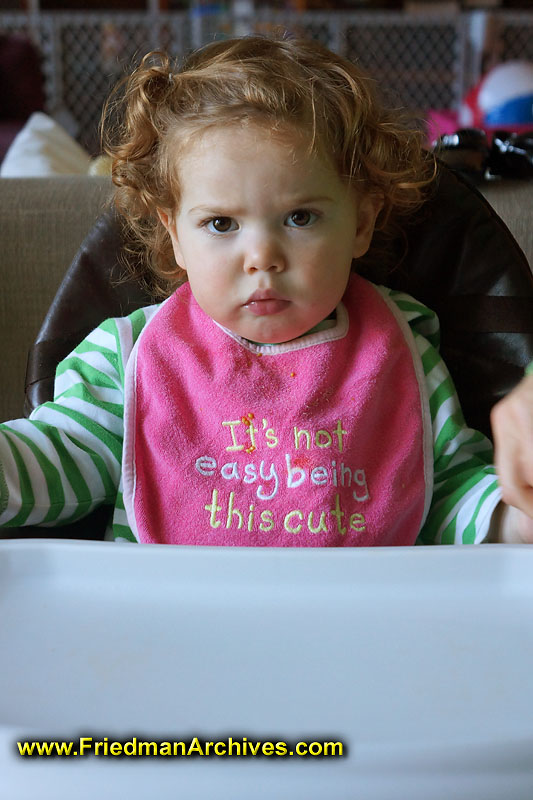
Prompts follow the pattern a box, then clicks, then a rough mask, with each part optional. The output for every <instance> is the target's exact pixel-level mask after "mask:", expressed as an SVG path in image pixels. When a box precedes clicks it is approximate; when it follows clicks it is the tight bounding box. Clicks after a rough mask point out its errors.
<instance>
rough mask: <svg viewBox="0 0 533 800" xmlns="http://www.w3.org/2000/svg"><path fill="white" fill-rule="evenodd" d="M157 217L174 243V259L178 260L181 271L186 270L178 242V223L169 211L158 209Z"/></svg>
mask: <svg viewBox="0 0 533 800" xmlns="http://www.w3.org/2000/svg"><path fill="white" fill-rule="evenodd" d="M157 216H158V217H159V219H160V221H161V223H162V225H163V226H164V227H165V228H166V231H167V233H168V235H169V236H170V239H171V241H172V249H173V251H174V258H175V259H176V264H177V265H178V267H181V269H185V264H184V260H183V254H182V252H181V247H180V244H179V241H178V233H177V230H176V221H175V219H174V217H173V216H172V214H171V213H170V212H169V211H165V209H163V208H158V209H157Z"/></svg>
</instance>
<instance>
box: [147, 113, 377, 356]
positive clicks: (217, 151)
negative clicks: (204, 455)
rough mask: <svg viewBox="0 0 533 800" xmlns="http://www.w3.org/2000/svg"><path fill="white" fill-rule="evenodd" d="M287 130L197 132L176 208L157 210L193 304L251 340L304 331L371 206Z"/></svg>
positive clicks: (340, 280) (353, 251)
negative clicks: (171, 211) (172, 213)
mask: <svg viewBox="0 0 533 800" xmlns="http://www.w3.org/2000/svg"><path fill="white" fill-rule="evenodd" d="M305 150H306V148H305V146H304V145H302V143H301V141H300V140H299V139H298V138H297V137H296V134H293V139H292V142H290V141H288V138H287V136H284V137H283V138H280V137H277V138H275V137H274V136H271V135H270V134H269V132H268V131H267V130H265V129H264V128H262V127H260V126H256V125H252V126H250V127H247V128H245V127H241V126H238V125H231V126H228V127H225V128H223V127H217V128H213V129H210V130H208V131H206V132H205V133H204V134H203V135H201V136H200V137H197V138H196V139H194V140H193V142H192V143H191V144H190V146H189V148H188V150H187V154H186V155H185V156H184V157H182V159H181V160H180V164H179V178H180V183H181V187H182V196H181V203H180V208H179V210H178V212H177V214H176V215H175V217H174V218H173V219H172V218H171V217H169V216H168V215H167V214H165V213H164V212H160V216H161V219H162V221H163V223H164V224H165V225H166V227H167V229H168V231H169V233H170V235H171V238H172V244H173V248H174V254H175V257H176V261H177V263H178V264H179V266H180V267H182V268H183V269H184V270H186V272H187V276H188V279H189V283H190V286H191V290H192V292H193V294H194V297H195V298H196V300H197V302H198V304H199V305H200V307H201V308H202V309H203V310H204V311H205V312H206V313H207V314H208V315H209V316H210V317H212V318H213V319H214V320H216V322H218V323H220V324H221V325H223V326H224V327H226V328H229V329H230V330H231V331H233V332H234V333H236V334H238V335H239V336H243V337H245V338H246V339H251V340H252V341H255V342H264V343H279V342H285V341H288V340H290V339H295V338H296V337H298V336H301V335H302V334H304V333H306V332H307V331H308V330H310V329H311V328H312V327H313V326H314V325H316V324H318V323H319V322H320V321H321V320H323V319H324V318H325V317H327V316H328V314H330V313H331V311H333V309H334V308H335V307H336V306H337V304H338V303H339V301H340V299H341V298H342V296H343V294H344V291H345V289H346V284H347V282H348V277H349V274H350V265H351V261H352V258H357V257H359V256H361V255H363V254H364V253H365V252H366V250H367V248H368V245H369V243H370V239H371V237H372V232H373V228H374V222H375V218H376V214H377V211H378V208H377V206H376V203H375V202H374V201H373V200H371V199H370V198H368V197H366V196H357V195H356V193H355V191H354V190H353V189H350V188H348V187H347V186H346V185H345V184H344V183H343V182H342V181H341V179H340V178H339V176H338V175H337V173H336V171H335V170H334V168H333V167H332V166H331V165H330V164H329V162H328V161H327V160H326V159H321V158H318V157H313V156H311V155H307V154H306V152H305Z"/></svg>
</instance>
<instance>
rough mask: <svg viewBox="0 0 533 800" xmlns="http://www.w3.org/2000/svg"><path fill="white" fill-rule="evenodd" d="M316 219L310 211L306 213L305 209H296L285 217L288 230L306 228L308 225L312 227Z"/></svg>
mask: <svg viewBox="0 0 533 800" xmlns="http://www.w3.org/2000/svg"><path fill="white" fill-rule="evenodd" d="M316 219H318V217H317V215H316V214H313V212H312V211H308V210H307V209H306V208H297V209H296V211H293V212H291V213H290V214H289V216H288V217H287V225H288V226H289V227H290V228H306V227H307V226H308V225H312V224H313V222H315V220H316Z"/></svg>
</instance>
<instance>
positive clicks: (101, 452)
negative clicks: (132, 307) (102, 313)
mask: <svg viewBox="0 0 533 800" xmlns="http://www.w3.org/2000/svg"><path fill="white" fill-rule="evenodd" d="M147 313H149V309H141V310H139V311H136V312H135V313H134V314H132V315H131V316H129V317H125V318H123V319H115V320H107V321H106V322H104V323H103V324H102V325H100V326H99V327H98V328H97V329H96V330H94V331H93V332H92V333H91V334H89V336H88V337H87V338H86V339H84V341H83V342H82V343H81V344H80V345H79V346H78V347H77V348H76V349H75V350H74V351H73V352H72V353H71V354H70V355H69V356H68V357H67V358H66V359H65V360H64V361H62V362H61V363H60V364H59V366H58V369H57V373H56V382H55V391H54V400H53V401H52V402H49V403H44V404H43V405H42V406H39V408H37V409H36V410H35V411H34V412H33V414H32V415H31V416H30V418H29V419H19V420H13V421H11V422H7V423H5V424H3V425H0V464H1V465H2V475H1V476H0V497H1V505H0V525H2V526H6V527H18V526H21V525H45V526H46V525H61V524H66V523H69V522H72V521H74V520H76V519H78V518H80V517H82V516H84V515H85V514H88V513H89V512H90V511H92V510H93V509H94V508H96V507H97V506H99V505H102V504H109V505H114V504H115V502H116V499H117V491H118V487H119V482H120V472H121V465H122V440H123V379H124V369H125V364H126V361H127V358H128V356H129V353H130V352H131V349H132V346H133V344H134V342H135V340H136V338H137V337H138V335H139V333H140V331H141V330H142V328H143V327H144V325H145V323H146V318H147Z"/></svg>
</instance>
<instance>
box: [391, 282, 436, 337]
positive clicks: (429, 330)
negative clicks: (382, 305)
mask: <svg viewBox="0 0 533 800" xmlns="http://www.w3.org/2000/svg"><path fill="white" fill-rule="evenodd" d="M376 289H377V290H378V291H379V292H380V294H381V295H382V296H383V297H385V298H387V299H388V300H389V301H390V302H392V303H394V305H395V306H396V307H397V308H398V310H399V311H400V313H401V315H402V316H403V317H404V319H405V320H406V322H407V323H408V325H409V327H410V328H411V330H412V332H413V334H414V336H415V338H416V337H417V336H423V337H424V339H427V340H428V341H429V342H430V344H432V345H433V347H435V348H436V349H437V350H438V349H439V346H440V325H439V319H438V317H437V314H436V313H435V312H434V311H432V310H431V309H430V308H428V306H426V305H424V303H421V302H420V301H419V300H416V299H415V298H414V297H412V296H411V295H410V294H407V293H406V292H400V291H398V290H397V289H389V288H388V287H387V286H378V285H376Z"/></svg>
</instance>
